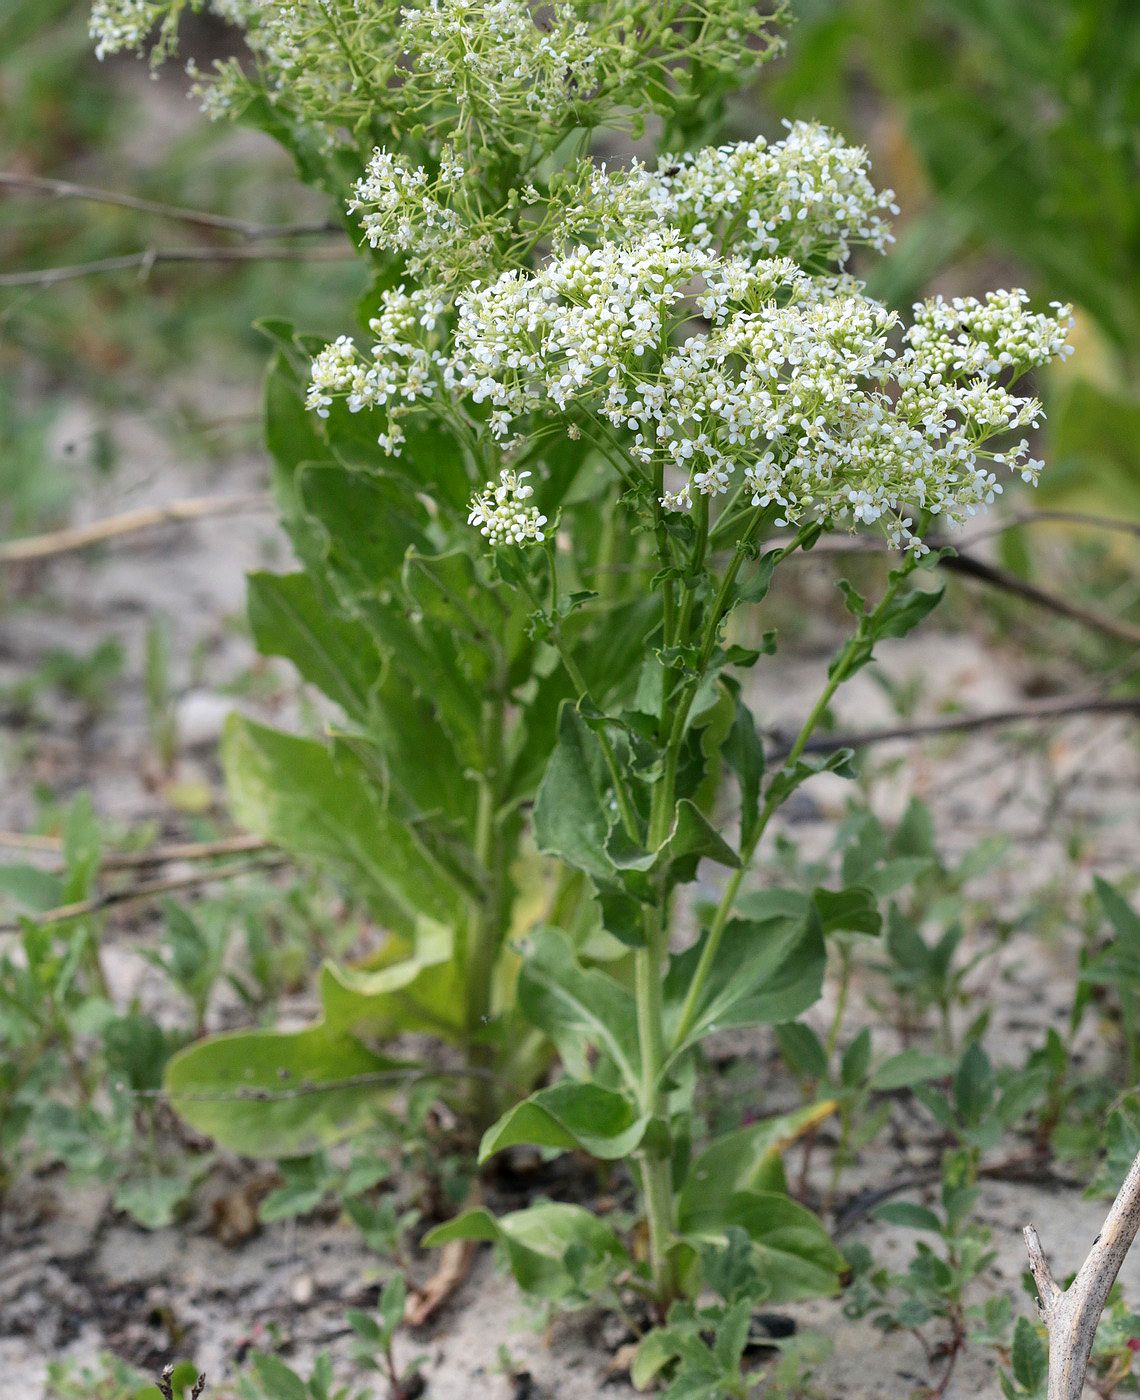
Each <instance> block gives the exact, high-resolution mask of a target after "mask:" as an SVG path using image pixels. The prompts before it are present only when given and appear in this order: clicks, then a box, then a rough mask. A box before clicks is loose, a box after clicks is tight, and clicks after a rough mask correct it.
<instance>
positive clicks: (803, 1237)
mask: <svg viewBox="0 0 1140 1400" xmlns="http://www.w3.org/2000/svg"><path fill="white" fill-rule="evenodd" d="M733 1226H736V1227H738V1228H739V1229H742V1230H743V1231H744V1232H745V1234H746V1235H747V1236H748V1238H749V1239H750V1240H751V1241H752V1246H753V1250H754V1252H755V1255H756V1260H757V1264H758V1265H759V1267H760V1270H761V1274H762V1277H763V1280H764V1282H765V1284H766V1285H767V1286H768V1291H767V1292H766V1294H765V1302H768V1303H790V1302H794V1301H795V1300H796V1299H799V1298H830V1297H834V1295H835V1294H836V1293H838V1292H839V1281H840V1277H841V1276H842V1274H843V1273H844V1272H845V1270H846V1268H847V1262H846V1260H845V1259H844V1258H843V1255H842V1254H840V1252H839V1251H838V1250H837V1249H836V1248H835V1246H834V1245H833V1244H832V1243H831V1240H830V1239H829V1238H828V1236H827V1231H826V1230H825V1229H824V1228H823V1225H822V1224H821V1223H820V1221H819V1219H818V1217H816V1216H815V1215H813V1214H812V1213H811V1211H810V1210H808V1209H807V1208H806V1207H805V1206H801V1205H799V1204H798V1203H797V1202H796V1201H793V1200H791V1199H790V1198H789V1197H787V1196H785V1195H783V1194H782V1193H780V1192H776V1191H735V1192H729V1193H725V1194H722V1193H720V1192H719V1191H706V1192H705V1193H704V1198H703V1200H702V1201H699V1202H694V1204H693V1207H692V1209H691V1210H690V1213H689V1216H688V1220H687V1224H686V1228H685V1235H686V1238H688V1239H689V1240H690V1241H692V1242H694V1243H696V1244H709V1243H721V1242H723V1241H724V1239H725V1238H726V1236H727V1233H728V1231H729V1230H730V1229H731V1228H732V1227H733Z"/></svg>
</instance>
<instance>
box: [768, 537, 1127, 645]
mask: <svg viewBox="0 0 1140 1400" xmlns="http://www.w3.org/2000/svg"><path fill="white" fill-rule="evenodd" d="M1090 519H1091V518H1090ZM1123 528H1128V529H1129V530H1131V529H1132V528H1133V527H1132V526H1131V525H1129V526H1127V527H1123ZM944 543H945V541H941V540H931V541H930V546H931V548H932V549H936V548H938V547H940V546H941V545H942V544H944ZM881 552H882V546H881V545H879V544H877V543H876V542H875V541H873V540H865V539H863V538H861V537H858V536H853V537H850V538H847V537H843V536H840V535H832V536H831V537H830V538H827V539H822V540H820V541H818V543H816V544H815V545H814V546H813V547H812V554H879V553H881ZM788 557H789V558H790V559H800V560H803V559H810V558H811V554H791V555H789V556H788ZM938 567H939V568H941V569H946V570H947V571H948V572H950V573H957V574H961V575H962V577H963V578H970V579H973V580H974V582H975V583H984V584H986V585H987V586H988V587H990V588H995V589H997V590H998V591H999V592H1003V593H1012V594H1013V595H1014V596H1015V597H1018V598H1022V599H1024V600H1025V602H1027V603H1032V604H1034V606H1035V607H1038V608H1041V609H1043V610H1044V611H1046V612H1051V613H1055V614H1056V615H1057V616H1058V617H1067V618H1069V619H1070V621H1072V622H1080V623H1083V624H1084V626H1086V627H1090V628H1092V630H1093V631H1095V632H1100V633H1102V634H1103V635H1104V636H1106V637H1113V638H1115V639H1116V640H1117V641H1122V642H1128V643H1129V645H1131V646H1135V647H1140V627H1137V626H1136V625H1135V624H1133V623H1131V622H1125V621H1124V620H1123V619H1121V618H1116V617H1110V616H1108V615H1107V614H1106V613H1101V612H1097V611H1096V610H1095V609H1094V608H1085V607H1081V606H1080V605H1079V604H1077V603H1071V602H1070V601H1069V600H1068V599H1067V598H1064V597H1062V596H1061V594H1059V593H1051V592H1049V590H1048V589H1046V588H1039V587H1038V586H1037V585H1036V584H1034V583H1028V582H1027V581H1026V580H1025V579H1023V578H1018V576H1017V575H1016V574H1013V573H1010V572H1009V570H1008V569H1001V568H998V567H997V565H995V564H987V563H985V562H984V561H983V560H981V559H976V558H975V557H974V556H973V555H971V554H964V553H962V551H961V550H959V551H958V552H957V553H953V554H947V555H945V556H944V557H943V558H941V559H939V561H938Z"/></svg>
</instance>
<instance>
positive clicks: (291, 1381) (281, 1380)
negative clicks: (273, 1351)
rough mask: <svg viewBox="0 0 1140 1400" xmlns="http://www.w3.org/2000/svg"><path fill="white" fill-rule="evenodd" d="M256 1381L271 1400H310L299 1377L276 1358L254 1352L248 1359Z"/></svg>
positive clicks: (305, 1387)
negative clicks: (270, 1396) (255, 1373)
mask: <svg viewBox="0 0 1140 1400" xmlns="http://www.w3.org/2000/svg"><path fill="white" fill-rule="evenodd" d="M250 1360H251V1361H252V1363H253V1369H254V1370H255V1371H256V1372H257V1379H258V1380H259V1381H260V1382H261V1385H262V1386H263V1388H264V1390H265V1393H266V1395H272V1396H273V1400H312V1397H311V1396H310V1395H309V1388H308V1386H307V1385H306V1384H305V1382H304V1381H303V1380H302V1379H301V1377H300V1376H299V1375H298V1374H297V1373H296V1371H294V1370H292V1369H291V1368H290V1367H288V1366H286V1365H285V1363H284V1361H282V1360H281V1359H280V1357H277V1356H270V1355H269V1354H268V1353H266V1352H260V1351H255V1352H254V1353H253V1355H252V1357H251V1358H250Z"/></svg>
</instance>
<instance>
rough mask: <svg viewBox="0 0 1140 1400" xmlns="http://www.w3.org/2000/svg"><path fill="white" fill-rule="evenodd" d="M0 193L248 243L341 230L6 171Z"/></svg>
mask: <svg viewBox="0 0 1140 1400" xmlns="http://www.w3.org/2000/svg"><path fill="white" fill-rule="evenodd" d="M0 189H6V190H9V191H11V192H12V193H14V194H33V195H36V194H38V195H48V196H50V197H51V198H52V199H81V200H84V201H85V202H87V203H89V204H111V205H115V206H117V207H119V208H122V209H135V210H137V211H138V212H139V213H140V214H155V215H157V216H158V217H159V218H160V219H170V220H171V221H173V222H174V223H179V224H189V225H190V226H191V227H193V228H203V229H213V230H216V231H218V232H221V233H234V234H237V236H238V237H239V238H246V239H249V240H250V241H253V240H256V239H259V238H310V237H313V236H314V235H318V234H322V233H336V232H338V231H339V230H340V229H341V225H340V224H339V223H337V222H336V220H335V219H319V220H314V221H312V222H309V223H298V224H260V223H256V222H254V221H252V220H250V219H235V218H232V217H231V216H230V215H228V214H211V213H209V212H207V211H205V210H202V209H187V208H185V207H184V206H183V205H180V204H166V203H163V202H162V201H160V200H154V199H141V198H140V197H139V196H138V195H134V194H124V193H122V192H120V191H119V190H101V189H96V188H95V187H94V186H92V185H76V184H73V183H72V182H71V181H70V180H53V179H50V178H48V177H47V176H44V175H21V174H19V173H18V172H14V171H7V170H5V171H0Z"/></svg>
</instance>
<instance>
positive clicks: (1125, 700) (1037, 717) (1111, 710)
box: [776, 695, 1140, 757]
mask: <svg viewBox="0 0 1140 1400" xmlns="http://www.w3.org/2000/svg"><path fill="white" fill-rule="evenodd" d="M1088 714H1120V715H1133V714H1140V696H1137V695H1129V696H1120V697H1118V698H1116V699H1111V698H1107V697H1105V696H1100V695H1076V696H1060V697H1057V698H1055V699H1052V700H1036V701H1028V702H1027V703H1026V704H1024V705H1021V706H1018V707H1015V708H1011V709H1008V710H990V711H988V712H987V713H985V714H980V715H946V716H943V717H942V718H939V719H930V720H923V721H920V722H919V723H917V724H898V725H891V726H890V727H888V728H884V729H869V730H864V731H863V732H862V733H859V732H856V733H853V734H828V735H817V736H816V737H815V738H813V739H809V740H808V742H807V744H805V745H804V752H805V753H832V752H833V751H834V750H835V749H848V748H850V749H862V748H866V747H867V746H868V745H869V744H883V743H886V742H887V741H888V740H890V739H925V738H928V737H930V736H932V735H937V734H965V733H969V732H971V731H973V730H977V729H994V728H998V727H1000V726H1001V725H1005V724H1017V723H1019V722H1020V721H1022V720H1033V721H1035V722H1038V723H1040V722H1041V721H1045V720H1051V719H1064V718H1065V716H1066V715H1088ZM777 744H778V747H777V751H776V756H777V757H779V755H780V753H781V752H785V751H786V750H787V748H788V747H789V744H788V741H787V740H786V739H785V738H784V736H782V735H780V736H778V737H777Z"/></svg>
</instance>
